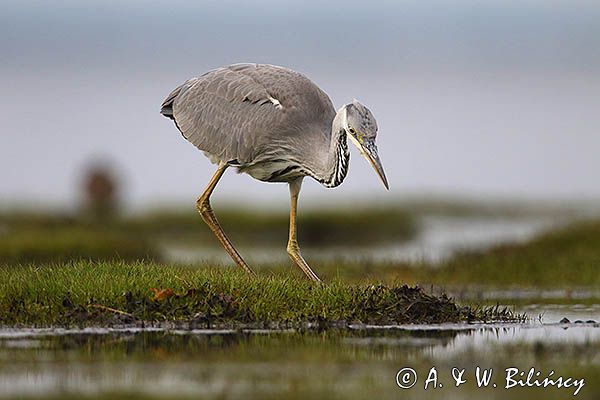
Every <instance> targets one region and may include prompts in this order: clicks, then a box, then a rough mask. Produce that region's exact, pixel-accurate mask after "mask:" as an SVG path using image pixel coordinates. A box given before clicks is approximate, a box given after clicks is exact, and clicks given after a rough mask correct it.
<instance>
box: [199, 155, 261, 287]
mask: <svg viewBox="0 0 600 400" xmlns="http://www.w3.org/2000/svg"><path fill="white" fill-rule="evenodd" d="M226 169H227V164H226V163H220V164H219V168H218V169H217V172H215V174H214V175H213V177H212V178H211V179H210V182H208V186H207V187H206V189H205V190H204V193H202V195H201V196H200V197H198V200H197V201H196V209H197V210H198V212H199V213H200V215H201V216H202V219H203V220H204V222H206V225H208V227H209V228H210V230H211V231H212V232H213V233H214V234H215V236H216V237H217V239H219V242H221V244H222V245H223V247H224V248H225V250H227V252H228V253H229V255H230V256H231V258H233V261H235V262H236V264H237V265H239V266H240V267H242V268H243V269H244V271H246V272H248V273H249V274H251V275H254V271H252V269H250V267H249V266H248V264H246V262H245V261H244V259H243V258H242V256H240V253H238V251H237V250H236V249H235V247H233V244H231V241H230V240H229V238H228V237H227V235H226V234H225V232H224V231H223V228H221V225H220V224H219V221H218V220H217V217H216V216H215V213H214V212H213V210H212V208H211V206H210V195H211V194H212V192H213V190H214V189H215V186H217V183H218V182H219V179H221V177H222V176H223V173H224V172H225V170H226Z"/></svg>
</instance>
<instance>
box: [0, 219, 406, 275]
mask: <svg viewBox="0 0 600 400" xmlns="http://www.w3.org/2000/svg"><path fill="white" fill-rule="evenodd" d="M218 214H219V219H220V221H221V223H222V225H223V226H224V227H225V229H226V231H227V232H228V234H229V236H230V237H232V238H233V239H234V241H235V243H236V244H242V245H273V244H275V245H278V246H281V247H285V244H286V240H287V234H288V232H287V230H288V216H287V214H286V213H285V212H284V213H260V212H240V211H235V210H227V209H226V210H223V212H219V213H218ZM300 223H301V224H302V229H301V230H300V237H299V239H300V241H302V243H303V244H308V245H310V244H313V245H315V244H318V245H320V246H328V245H334V244H339V243H343V244H345V245H360V244H362V245H365V244H370V243H374V242H382V241H383V242H385V241H403V240H406V239H408V238H410V237H412V236H413V235H414V234H415V232H416V226H415V224H414V221H413V220H412V218H411V217H409V215H408V214H407V213H405V212H403V211H401V210H397V209H377V210H367V209H359V210H355V211H354V212H350V213H349V212H347V210H346V211H345V210H329V211H322V212H311V211H307V212H305V213H303V214H302V216H301V219H300ZM169 243H176V244H177V245H182V244H189V245H197V244H198V243H202V244H203V245H209V246H218V242H217V241H216V240H215V238H214V236H213V234H212V233H211V232H210V230H209V229H208V227H207V226H206V225H205V224H204V223H203V222H202V220H201V218H200V217H199V216H198V214H197V213H196V212H195V210H193V208H191V209H190V210H188V211H187V212H181V213H180V212H168V211H162V212H153V213H148V214H144V215H138V216H130V217H125V218H116V219H109V220H105V221H93V220H90V219H86V218H85V217H84V216H71V215H66V214H44V213H39V214H37V213H30V212H12V213H4V214H0V263H10V264H22V263H29V262H35V263H46V262H63V261H66V260H71V259H80V258H85V259H91V260H100V261H101V260H114V259H123V260H137V259H152V260H160V256H161V255H160V247H161V246H163V245H166V244H169Z"/></svg>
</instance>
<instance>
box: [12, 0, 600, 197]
mask: <svg viewBox="0 0 600 400" xmlns="http://www.w3.org/2000/svg"><path fill="white" fill-rule="evenodd" d="M2 9H3V10H2V13H0V55H1V60H0V88H2V94H3V95H2V96H0V110H2V112H1V113H0V204H2V203H15V202H17V203H18V202H22V201H23V202H25V201H26V202H28V203H34V204H40V205H63V206H67V207H69V206H72V205H74V204H76V203H77V201H78V193H79V186H80V185H79V183H80V181H81V177H82V175H83V173H84V171H85V168H86V166H88V165H89V164H90V163H93V162H98V161H102V162H105V163H109V164H110V165H112V167H113V168H114V170H115V171H116V172H117V173H118V174H119V176H120V182H121V186H122V188H123V197H124V199H125V201H126V203H127V204H128V205H129V206H131V207H140V206H148V205H153V204H160V203H165V202H179V203H181V202H186V201H187V202H190V204H193V201H194V200H195V198H196V197H197V196H198V194H199V193H200V192H201V191H202V190H203V187H204V186H205V184H206V182H207V181H208V179H209V178H210V176H211V175H212V173H213V172H214V166H213V165H211V164H210V163H209V162H208V160H206V159H205V157H204V155H203V154H202V153H201V152H200V151H198V150H197V149H196V148H194V146H192V145H191V144H189V143H187V142H186V141H185V140H184V139H183V138H182V137H181V135H180V134H179V132H178V131H177V130H176V128H175V127H174V126H173V124H172V122H171V121H169V120H167V119H166V118H164V117H162V116H161V115H160V114H159V112H158V111H159V108H160V104H161V102H162V100H163V99H164V98H165V97H166V95H167V94H168V93H169V92H170V91H171V90H172V89H173V88H174V87H176V86H177V85H179V84H180V83H182V82H183V81H185V80H186V79H188V78H190V77H193V76H197V75H200V74H202V73H204V72H206V71H207V70H210V69H213V68H216V67H219V66H222V65H228V64H231V63H236V62H259V63H269V64H276V65H283V66H286V67H289V68H293V69H296V70H298V71H300V72H302V73H304V74H306V75H307V76H308V77H309V78H311V79H312V80H313V81H314V82H315V83H317V84H318V85H319V86H320V87H321V88H322V89H323V90H325V91H326V92H327V93H328V94H329V95H330V97H331V98H332V100H333V102H334V105H335V106H336V108H338V107H340V106H341V105H343V104H344V103H347V102H350V101H352V99H353V98H356V99H358V100H360V101H361V102H362V103H364V104H365V105H367V106H368V107H369V108H370V109H371V110H372V112H373V114H374V115H375V117H376V119H377V122H378V125H379V135H378V147H379V150H380V156H381V159H382V161H383V164H384V167H385V169H386V173H387V176H388V180H389V182H390V187H391V190H390V192H386V191H385V190H384V188H383V186H382V185H381V182H379V180H378V178H377V176H376V174H375V173H374V171H372V169H371V168H370V166H369V165H368V163H367V162H366V161H365V160H363V159H362V158H360V156H359V154H358V152H357V151H353V153H352V156H351V166H350V171H349V174H348V177H347V178H346V181H345V182H344V183H343V184H342V186H340V187H339V188H336V189H325V188H323V187H321V186H320V185H319V184H318V183H317V182H314V181H311V182H309V180H308V179H307V180H306V182H305V184H304V186H303V194H302V198H306V199H309V200H310V201H319V202H329V203H331V204H336V203H338V202H349V201H353V200H356V199H359V198H360V199H373V200H374V201H378V200H381V201H385V200H386V199H396V198H401V197H402V196H405V195H408V194H414V193H431V192H436V193H450V194H458V195H461V194H479V195H486V196H492V197H493V196H502V197H509V198H510V197H519V198H522V197H536V198H551V199H555V198H566V199H571V198H573V199H577V198H581V197H587V198H600V179H599V178H598V175H599V174H598V172H599V171H600V156H599V155H600V3H598V2H597V1H552V0H544V1H542V0H539V1H538V0H526V1H505V0H503V1H500V0H498V1H485V2H484V1H467V0H462V1H461V0H458V1H432V2H422V1H416V0H415V1H369V2H364V1H362V2H358V1H352V0H346V1H329V2H325V1H301V2H300V1H298V2H286V1H282V0H280V1H272V0H259V1H254V2H241V1H240V2H236V1H229V0H225V1H223V0H221V1H200V2H192V1H94V0H90V1H85V2H81V1H27V0H25V1H12V0H8V1H6V0H5V1H3V6H2ZM215 198H219V199H222V200H227V201H228V202H234V201H235V200H239V201H241V202H247V203H253V204H261V203H264V204H266V203H277V204H279V203H282V204H287V189H286V188H285V186H284V185H281V184H266V183H262V182H258V181H254V180H253V179H252V178H250V177H249V176H246V175H238V174H236V173H235V172H231V173H229V174H227V175H226V176H225V177H224V178H223V180H222V182H221V183H220V184H219V187H218V189H217V192H216V193H215Z"/></svg>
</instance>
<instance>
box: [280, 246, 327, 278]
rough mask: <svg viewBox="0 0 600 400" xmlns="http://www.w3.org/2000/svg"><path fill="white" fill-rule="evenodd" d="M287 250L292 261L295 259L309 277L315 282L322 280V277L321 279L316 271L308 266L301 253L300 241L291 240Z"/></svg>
mask: <svg viewBox="0 0 600 400" xmlns="http://www.w3.org/2000/svg"><path fill="white" fill-rule="evenodd" d="M287 252H288V254H289V256H290V258H291V259H292V261H294V262H295V263H296V265H298V266H299V267H300V269H301V270H302V272H304V273H305V274H306V276H307V277H308V279H310V280H312V281H314V282H321V279H319V277H318V276H317V274H315V272H314V271H313V270H312V269H311V268H310V267H309V266H308V264H307V263H306V261H305V260H304V258H302V256H301V255H300V247H299V246H298V243H295V242H289V243H288V246H287Z"/></svg>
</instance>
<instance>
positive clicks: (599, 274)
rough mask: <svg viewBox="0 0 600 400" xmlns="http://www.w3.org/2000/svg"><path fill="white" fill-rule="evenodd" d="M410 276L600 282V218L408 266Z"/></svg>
mask: <svg viewBox="0 0 600 400" xmlns="http://www.w3.org/2000/svg"><path fill="white" fill-rule="evenodd" d="M400 269H401V270H402V271H400V272H399V274H400V275H403V276H404V277H405V279H407V280H409V281H412V280H416V281H419V282H422V283H424V282H430V283H434V284H454V285H466V284H479V285H489V286H515V285H516V286H521V287H538V288H539V287H552V288H562V287H573V286H581V287H600V221H588V222H579V223H575V224H573V225H571V226H568V227H566V228H563V229H560V230H557V231H554V232H550V233H547V234H544V235H542V236H540V237H538V238H535V239H534V240H532V241H530V242H528V243H524V244H512V245H501V246H497V247H495V248H493V249H491V250H488V251H484V252H471V253H463V254H459V255H457V256H456V257H454V258H452V259H451V260H449V261H447V262H444V263H442V264H441V265H440V266H438V267H434V268H427V266H422V267H414V266H411V267H406V266H404V267H402V268H400Z"/></svg>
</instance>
